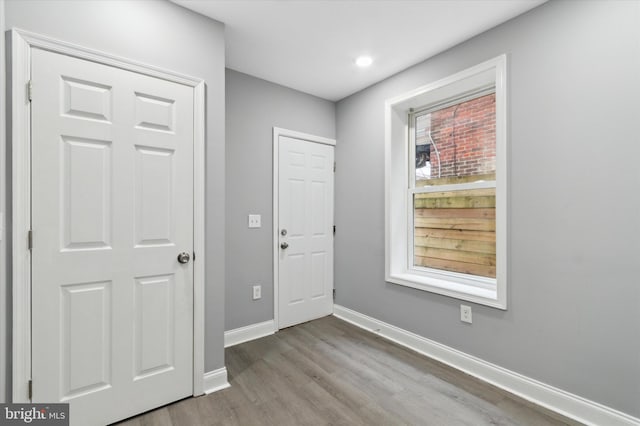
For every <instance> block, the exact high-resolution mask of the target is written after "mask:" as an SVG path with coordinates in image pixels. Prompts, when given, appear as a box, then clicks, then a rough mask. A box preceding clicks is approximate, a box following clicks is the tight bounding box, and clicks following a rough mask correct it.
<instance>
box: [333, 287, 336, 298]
mask: <svg viewBox="0 0 640 426" xmlns="http://www.w3.org/2000/svg"><path fill="white" fill-rule="evenodd" d="M333 300H336V289H335V288H334V289H333Z"/></svg>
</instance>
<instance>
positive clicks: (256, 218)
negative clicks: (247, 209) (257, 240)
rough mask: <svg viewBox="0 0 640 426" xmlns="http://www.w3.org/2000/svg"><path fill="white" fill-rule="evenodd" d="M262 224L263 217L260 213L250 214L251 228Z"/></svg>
mask: <svg viewBox="0 0 640 426" xmlns="http://www.w3.org/2000/svg"><path fill="white" fill-rule="evenodd" d="M261 226H262V217H261V216H260V215H259V214H250V215H249V228H260V227H261Z"/></svg>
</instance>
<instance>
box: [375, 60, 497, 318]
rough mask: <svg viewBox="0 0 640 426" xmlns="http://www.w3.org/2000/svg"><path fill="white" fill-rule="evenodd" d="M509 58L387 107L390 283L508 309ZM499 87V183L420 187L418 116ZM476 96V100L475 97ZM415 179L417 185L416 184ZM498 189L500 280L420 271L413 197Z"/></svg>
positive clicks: (387, 263)
mask: <svg viewBox="0 0 640 426" xmlns="http://www.w3.org/2000/svg"><path fill="white" fill-rule="evenodd" d="M506 68H507V58H506V55H501V56H498V57H496V58H494V59H491V60H489V61H486V62H483V63H481V64H479V65H476V66H474V67H471V68H468V69H466V70H464V71H461V72H459V73H456V74H454V75H452V76H449V77H447V78H444V79H442V80H439V81H436V82H434V83H431V84H428V85H426V86H422V87H419V88H417V89H415V90H412V91H410V92H408V93H404V94H402V95H400V96H397V97H394V98H392V99H389V100H387V101H386V103H385V128H386V137H385V185H386V188H385V279H386V281H387V282H390V283H394V284H399V285H404V286H407V287H412V288H416V289H419V290H424V291H429V292H433V293H437V294H442V295H445V296H450V297H454V298H457V299H461V300H466V301H470V302H475V303H478V304H482V305H487V306H491V307H495V308H499V309H507V176H508V173H507V154H508V152H507V93H506V90H507V79H506V78H507V75H506ZM490 87H495V96H496V180H495V181H484V182H474V183H468V184H464V185H461V184H455V185H440V186H432V187H417V188H416V187H414V186H415V185H414V183H413V182H415V160H413V158H412V155H415V147H414V146H413V144H415V142H414V139H413V137H414V135H412V130H413V122H412V121H413V120H412V118H413V116H414V114H415V111H416V110H422V111H424V110H425V109H434V108H436V106H437V105H439V104H444V103H450V102H451V100H452V99H465V96H466V97H468V95H469V94H472V93H478V92H480V91H483V90H487V88H490ZM473 97H475V96H473ZM412 180H413V182H412ZM493 187H495V188H496V278H486V277H480V276H475V275H470V274H462V273H456V272H449V271H444V270H439V269H432V268H422V267H416V266H414V261H413V250H414V248H413V195H414V194H415V193H421V192H429V191H434V190H435V191H448V190H462V189H471V188H493Z"/></svg>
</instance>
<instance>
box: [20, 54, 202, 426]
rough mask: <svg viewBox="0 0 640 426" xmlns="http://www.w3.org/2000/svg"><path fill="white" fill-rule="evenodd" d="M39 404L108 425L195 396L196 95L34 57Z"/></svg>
mask: <svg viewBox="0 0 640 426" xmlns="http://www.w3.org/2000/svg"><path fill="white" fill-rule="evenodd" d="M32 84H33V89H34V96H33V101H32V105H31V108H32V229H33V251H32V262H33V263H32V270H33V272H32V339H33V340H32V351H33V354H32V378H33V401H34V402H68V403H70V407H71V416H70V417H71V424H72V425H82V426H85V425H103V424H107V423H110V422H113V421H116V420H119V419H123V418H126V417H129V416H132V415H134V414H137V413H140V412H143V411H146V410H148V409H151V408H154V407H157V406H160V405H163V404H166V403H168V402H171V401H174V400H177V399H180V398H183V397H186V396H189V395H191V394H192V380H193V379H192V371H193V367H192V365H193V349H192V348H193V268H192V263H191V262H188V263H184V264H183V263H179V262H178V260H177V256H178V254H179V253H180V252H188V253H191V252H192V248H193V172H192V170H193V169H192V166H193V89H192V88H190V87H187V86H183V85H180V84H176V83H171V82H167V81H165V80H161V79H158V78H153V77H148V76H144V75H141V74H137V73H134V72H130V71H125V70H122V69H119V68H114V67H109V66H106V65H101V64H97V63H93V62H89V61H85V60H81V59H77V58H72V57H69V56H65V55H61V54H56V53H52V52H47V51H44V50H40V49H33V50H32Z"/></svg>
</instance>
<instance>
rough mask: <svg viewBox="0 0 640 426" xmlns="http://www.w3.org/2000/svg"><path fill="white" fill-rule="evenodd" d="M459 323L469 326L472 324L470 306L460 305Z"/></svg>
mask: <svg viewBox="0 0 640 426" xmlns="http://www.w3.org/2000/svg"><path fill="white" fill-rule="evenodd" d="M460 321H462V322H467V323H469V324H471V323H472V322H473V318H472V313H471V306H467V305H460Z"/></svg>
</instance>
